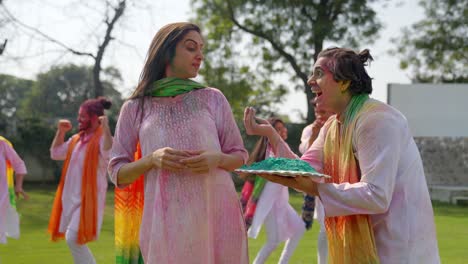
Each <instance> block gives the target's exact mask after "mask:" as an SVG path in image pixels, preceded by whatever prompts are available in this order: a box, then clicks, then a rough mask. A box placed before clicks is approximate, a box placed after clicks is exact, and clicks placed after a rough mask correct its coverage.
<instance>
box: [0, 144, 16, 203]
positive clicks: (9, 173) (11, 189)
mask: <svg viewBox="0 0 468 264" xmlns="http://www.w3.org/2000/svg"><path fill="white" fill-rule="evenodd" d="M0 140H1V141H4V142H6V143H7V144H8V145H9V146H10V147H13V144H11V142H10V141H8V139H6V138H4V137H2V136H0ZM5 163H6V179H7V186H8V196H9V198H10V205H11V207H12V208H13V209H15V210H16V199H15V179H14V177H13V167H12V166H11V163H10V161H9V160H6V162H5Z"/></svg>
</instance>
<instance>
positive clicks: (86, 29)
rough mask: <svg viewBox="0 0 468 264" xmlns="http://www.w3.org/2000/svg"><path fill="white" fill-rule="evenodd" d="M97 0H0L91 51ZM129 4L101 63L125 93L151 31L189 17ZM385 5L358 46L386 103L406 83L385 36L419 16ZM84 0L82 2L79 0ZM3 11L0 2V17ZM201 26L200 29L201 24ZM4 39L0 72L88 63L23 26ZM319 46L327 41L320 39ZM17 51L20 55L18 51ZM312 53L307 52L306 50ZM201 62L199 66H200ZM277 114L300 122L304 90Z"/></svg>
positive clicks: (166, 0)
mask: <svg viewBox="0 0 468 264" xmlns="http://www.w3.org/2000/svg"><path fill="white" fill-rule="evenodd" d="M97 2H98V1H91V0H88V1H80V0H62V1H54V0H4V1H3V3H4V5H5V7H6V9H7V10H8V12H10V13H11V14H13V15H14V16H15V17H16V18H18V20H20V21H21V22H23V23H24V24H26V25H29V26H33V27H36V28H39V29H40V30H41V31H42V32H44V33H46V34H47V35H50V36H53V37H54V38H56V39H58V40H60V41H61V42H63V43H65V44H66V45H68V46H71V47H73V48H76V49H78V50H85V51H89V52H92V53H95V50H96V47H97V43H98V39H97V38H96V36H95V34H94V32H98V31H99V30H102V29H103V28H104V27H103V25H102V23H100V18H101V16H102V15H101V13H99V12H97V11H96V10H103V8H102V7H101V6H96V3H97ZM135 2H136V3H137V4H132V5H131V6H129V7H128V9H127V10H126V13H125V16H124V17H123V19H122V21H120V23H119V24H118V28H117V30H115V31H114V32H115V34H114V37H115V38H116V40H115V41H113V42H111V45H110V46H109V49H108V50H107V51H106V54H105V59H104V61H103V66H104V67H106V66H114V67H117V68H118V69H119V70H120V71H121V73H122V76H123V79H124V81H123V82H122V83H121V84H120V86H119V88H118V90H119V91H120V92H122V94H123V95H124V96H127V95H128V94H129V93H130V92H131V89H132V87H134V86H135V85H136V84H137V82H138V77H139V74H140V72H141V69H142V66H143V63H144V59H145V56H146V52H147V49H148V47H149V44H150V42H151V40H152V38H153V36H154V34H155V33H156V31H157V30H158V29H159V28H161V27H162V26H163V25H165V24H167V23H171V22H177V21H187V20H188V19H189V18H191V17H192V16H193V14H192V12H191V9H192V8H191V6H190V0H160V1H149V2H155V3H152V4H151V5H142V4H139V3H138V2H141V1H135ZM388 2H389V3H387V4H386V5H385V6H383V5H382V4H379V5H376V6H377V8H376V10H377V15H378V17H379V19H380V20H381V21H382V22H383V24H384V28H383V29H382V30H381V32H380V34H379V35H380V36H379V37H378V39H377V40H376V41H375V43H373V44H370V45H367V46H366V45H363V46H362V49H363V48H368V49H370V52H371V54H372V56H373V57H374V62H372V64H371V65H370V67H368V72H369V75H370V76H371V77H373V78H374V81H373V86H374V92H373V95H372V97H374V98H376V99H378V100H381V101H384V102H386V100H387V85H388V84H389V83H402V84H403V83H410V79H409V77H408V72H405V71H402V70H401V69H400V68H399V60H398V59H397V58H395V57H394V56H392V55H390V54H389V53H388V51H389V50H390V49H392V48H394V47H395V44H394V43H393V42H392V41H391V38H394V37H398V36H400V31H401V28H403V27H408V26H410V25H411V24H413V23H414V22H416V21H419V20H421V19H422V18H423V15H424V14H423V10H422V8H421V7H420V6H419V5H418V4H417V2H418V0H406V1H403V0H393V1H388ZM82 3H84V4H82ZM5 15H6V10H5V9H4V8H2V7H1V6H0V18H1V17H2V16H5ZM202 30H203V29H202ZM5 38H8V39H9V42H8V46H7V49H6V50H5V52H4V54H3V55H2V56H0V73H5V74H11V75H15V76H18V77H22V78H29V79H34V78H35V76H36V75H37V74H38V73H40V72H44V71H47V70H48V68H49V67H50V65H56V64H64V63H68V62H73V63H77V64H91V63H92V61H91V60H90V59H88V58H83V57H77V56H75V55H71V54H69V53H65V52H63V49H61V48H60V47H59V46H57V45H55V44H51V43H49V42H46V41H44V39H43V38H41V37H40V36H37V35H36V36H34V37H31V31H29V30H27V29H25V28H23V27H8V28H6V29H5V28H2V29H0V42H3V39H5ZM325 47H327V44H326V43H325ZM20 54H21V55H20ZM311 55H312V54H311ZM202 67H203V66H202ZM279 106H280V114H288V115H289V117H290V120H291V121H293V122H300V121H301V119H300V116H301V114H302V116H304V115H305V114H306V111H307V105H306V100H305V94H304V93H303V92H302V91H294V90H292V89H291V91H290V92H289V94H288V95H287V96H286V98H285V100H284V101H283V102H281V104H280V105H279Z"/></svg>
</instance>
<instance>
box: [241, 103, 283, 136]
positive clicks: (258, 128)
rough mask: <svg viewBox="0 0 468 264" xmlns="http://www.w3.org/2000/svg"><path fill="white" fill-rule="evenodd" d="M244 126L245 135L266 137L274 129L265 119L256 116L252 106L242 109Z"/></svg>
mask: <svg viewBox="0 0 468 264" xmlns="http://www.w3.org/2000/svg"><path fill="white" fill-rule="evenodd" d="M244 126H245V132H246V133H247V135H257V136H266V137H268V136H270V135H271V134H272V132H273V131H276V130H275V129H274V128H273V127H272V126H271V125H270V123H268V121H267V120H265V119H262V118H258V117H256V116H255V109H253V108H252V107H246V108H245V110H244Z"/></svg>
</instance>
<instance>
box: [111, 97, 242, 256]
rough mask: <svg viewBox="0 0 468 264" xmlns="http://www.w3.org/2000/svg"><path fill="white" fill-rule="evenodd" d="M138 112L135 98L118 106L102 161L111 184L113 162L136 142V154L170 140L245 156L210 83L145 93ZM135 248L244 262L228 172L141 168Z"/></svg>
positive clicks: (129, 156)
mask: <svg viewBox="0 0 468 264" xmlns="http://www.w3.org/2000/svg"><path fill="white" fill-rule="evenodd" d="M140 113H141V109H140V105H139V101H137V100H131V101H128V102H126V103H125V104H124V106H123V107H122V109H121V113H120V117H119V121H118V123H117V128H116V132H115V139H114V145H113V147H112V154H111V161H110V164H109V172H110V175H111V180H112V181H113V182H114V183H116V176H117V172H118V171H119V169H120V168H121V167H122V166H123V165H125V164H127V163H129V162H132V161H133V154H134V152H135V147H136V145H137V142H138V141H140V145H141V150H142V154H143V156H145V155H148V154H150V153H152V152H153V151H155V150H157V149H160V148H163V147H171V148H174V149H180V150H216V151H222V152H224V153H227V154H237V155H239V156H241V157H242V158H243V159H244V161H245V160H246V159H247V156H248V154H247V151H246V150H245V149H244V146H243V142H242V138H241V136H240V132H239V129H238V127H237V125H236V123H235V121H234V118H233V115H232V111H231V108H230V106H229V103H228V102H227V100H226V98H225V97H224V95H223V94H222V93H221V92H220V91H218V90H216V89H213V88H205V89H200V90H194V91H192V92H189V93H186V94H182V95H179V96H176V97H164V98H163V97H158V98H156V97H153V98H149V99H146V103H145V108H144V118H143V119H140V115H139V114H140ZM140 121H141V122H140ZM140 247H141V251H142V255H143V257H144V260H145V263H175V264H177V263H204V264H210V263H213V264H215V263H216V264H217V263H232V264H247V263H248V252H247V236H246V231H245V226H244V220H243V218H242V214H241V208H240V203H239V201H238V198H237V193H236V190H235V188H234V184H233V182H232V179H231V176H230V174H229V172H227V171H225V170H222V169H214V170H212V171H210V172H209V173H206V174H193V173H191V172H190V171H188V170H187V171H182V172H170V171H167V170H160V169H152V170H150V171H148V172H147V173H146V175H145V204H144V211H143V219H142V224H141V229H140Z"/></svg>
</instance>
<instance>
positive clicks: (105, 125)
mask: <svg viewBox="0 0 468 264" xmlns="http://www.w3.org/2000/svg"><path fill="white" fill-rule="evenodd" d="M99 123H100V124H101V126H102V128H103V129H109V119H108V118H107V116H105V115H103V116H100V117H99Z"/></svg>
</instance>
